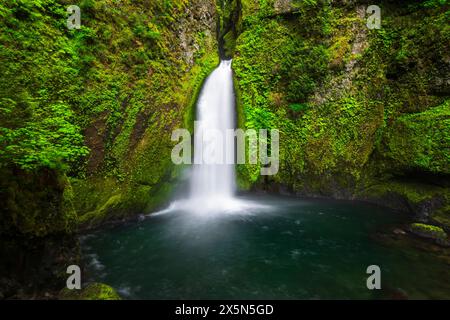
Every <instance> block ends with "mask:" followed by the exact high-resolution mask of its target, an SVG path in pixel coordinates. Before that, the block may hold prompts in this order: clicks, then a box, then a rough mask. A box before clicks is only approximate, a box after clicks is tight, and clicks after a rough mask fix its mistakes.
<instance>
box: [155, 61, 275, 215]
mask: <svg viewBox="0 0 450 320" xmlns="http://www.w3.org/2000/svg"><path fill="white" fill-rule="evenodd" d="M234 99H235V97H234V92H233V76H232V69H231V60H223V61H221V63H220V65H219V66H218V67H217V68H216V69H215V70H214V71H213V72H212V73H211V75H210V76H209V77H208V78H207V79H206V81H205V84H204V86H203V88H202V91H201V93H200V97H199V100H198V102H197V121H196V122H195V127H194V164H193V167H192V170H191V175H190V181H189V183H190V191H189V194H188V197H187V198H183V199H178V200H175V201H174V202H172V203H171V204H170V206H169V207H168V208H166V209H164V210H162V211H158V212H156V213H153V214H152V215H153V216H154V215H159V214H165V213H168V212H173V211H183V212H189V213H193V214H199V215H201V216H204V217H209V216H211V215H215V214H224V213H226V214H230V213H231V214H245V215H247V214H252V211H253V209H255V208H258V209H266V208H269V207H268V206H267V205H259V204H258V203H254V202H252V201H248V200H245V199H242V198H237V197H236V196H235V190H236V184H235V167H234V163H235V141H234V129H235V100H234ZM230 129H231V130H230Z"/></svg>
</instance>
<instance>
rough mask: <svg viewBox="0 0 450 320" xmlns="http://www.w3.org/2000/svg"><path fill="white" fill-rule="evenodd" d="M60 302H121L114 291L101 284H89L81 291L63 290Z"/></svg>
mask: <svg viewBox="0 0 450 320" xmlns="http://www.w3.org/2000/svg"><path fill="white" fill-rule="evenodd" d="M59 299H60V300H121V298H120V296H119V295H118V294H117V292H116V290H114V289H113V288H112V287H110V286H108V285H106V284H103V283H91V284H89V285H88V286H86V287H85V288H83V289H81V290H76V289H74V290H69V289H67V288H64V289H63V290H61V292H60V293H59Z"/></svg>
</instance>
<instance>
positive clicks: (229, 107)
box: [190, 60, 235, 202]
mask: <svg viewBox="0 0 450 320" xmlns="http://www.w3.org/2000/svg"><path fill="white" fill-rule="evenodd" d="M234 104H235V102H234V93H233V76H232V70H231V60H229V61H226V60H224V61H222V62H221V63H220V65H219V67H218V68H217V69H215V70H214V71H213V72H212V73H211V75H210V76H209V77H208V79H207V80H206V82H205V85H204V87H203V89H202V92H201V94H200V98H199V100H198V103H197V122H196V126H195V136H194V167H193V171H192V177H191V182H190V189H191V191H190V197H191V198H192V199H199V198H201V199H202V200H204V199H209V200H210V201H220V202H222V201H226V199H230V198H232V197H233V194H234V189H235V173H234V165H233V164H231V163H234V153H235V150H234V149H235V147H234V139H232V138H229V139H228V140H227V130H228V132H229V131H230V130H229V129H231V130H234V127H235V124H234V118H235V117H234V112H235V111H234V110H235V105H234ZM227 159H228V160H229V161H228V162H227V161H226V160H227ZM227 163H228V164H227Z"/></svg>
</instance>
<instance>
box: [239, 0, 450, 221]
mask: <svg viewBox="0 0 450 320" xmlns="http://www.w3.org/2000/svg"><path fill="white" fill-rule="evenodd" d="M241 4H242V6H241V9H242V10H241V20H240V21H241V24H240V25H239V27H238V30H239V32H240V33H239V35H238V37H237V38H236V46H235V55H234V58H233V68H234V71H235V82H236V83H235V87H236V97H237V109H238V125H239V127H241V128H244V129H256V130H258V129H271V128H276V129H279V130H280V157H279V158H280V170H279V172H278V174H277V175H276V176H270V177H266V178H264V179H261V177H260V176H259V170H258V169H259V168H258V167H257V166H252V165H249V164H245V165H240V166H239V167H238V169H237V178H238V186H239V187H240V188H241V189H245V190H248V189H255V188H257V189H264V190H268V189H270V186H271V185H275V184H281V185H284V186H285V189H287V190H290V191H292V193H295V194H299V195H308V196H326V197H334V198H348V199H363V200H369V201H372V200H373V201H374V202H377V203H380V204H382V205H386V206H389V207H392V208H395V209H400V210H402V211H406V212H409V213H410V214H411V215H413V216H415V218H417V221H428V219H430V218H431V217H433V216H434V217H435V218H436V221H437V220H438V219H439V221H442V222H443V223H444V221H446V222H445V224H448V221H449V220H448V216H449V215H448V214H446V213H442V208H445V207H447V208H448V204H449V199H450V198H449V190H450V186H449V185H448V182H446V181H448V175H449V166H448V163H449V159H450V149H449V148H448V145H449V143H448V142H449V139H450V136H449V133H448V132H449V125H450V122H449V117H450V115H449V99H448V93H449V92H450V91H449V87H448V82H446V81H443V79H445V78H446V77H445V73H446V71H447V70H448V67H447V63H446V61H447V59H448V55H447V54H446V53H443V52H445V50H444V48H446V47H447V43H448V41H449V39H450V33H449V32H448V31H449V29H448V27H447V24H448V23H447V22H446V20H447V19H446V16H447V15H448V13H447V8H446V7H445V5H443V4H442V3H441V2H433V3H427V4H425V3H421V4H419V3H415V2H413V1H410V2H407V4H396V3H393V2H391V1H389V2H388V1H382V2H381V3H380V6H381V8H382V10H383V23H382V28H381V29H380V30H368V29H367V27H366V20H367V14H366V8H367V6H368V4H367V3H365V2H362V1H337V2H332V3H328V2H323V1H322V2H321V1H284V0H273V1H272V0H271V1H259V0H242V1H241ZM423 48H428V49H427V51H426V52H425V51H424V50H422V49H423ZM447 73H448V72H447ZM438 211H439V212H440V213H439V215H435V213H436V212H438ZM448 225H450V224H448Z"/></svg>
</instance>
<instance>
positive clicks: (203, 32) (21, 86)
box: [0, 0, 219, 296]
mask: <svg viewBox="0 0 450 320" xmlns="http://www.w3.org/2000/svg"><path fill="white" fill-rule="evenodd" d="M72 4H73V2H72V1H66V0H61V1H59V0H39V1H35V0H33V1H32V0H16V1H7V2H2V3H1V4H0V16H1V20H0V21H1V22H0V61H1V63H0V74H1V81H0V170H1V171H0V174H1V184H0V201H1V203H0V206H1V211H0V220H1V222H0V237H1V238H2V239H8V241H6V240H1V243H2V245H1V246H0V249H1V250H0V256H1V257H2V258H1V260H2V264H1V267H2V268H0V271H2V272H1V274H0V282H1V281H3V280H5V281H6V282H8V283H7V285H2V290H0V296H1V295H6V296H8V295H10V294H12V292H14V287H15V288H16V289H17V285H18V283H19V284H20V283H22V287H23V282H24V281H25V283H27V282H30V283H38V281H35V280H36V279H35V280H30V279H28V278H27V277H26V276H25V275H30V274H33V273H36V274H40V271H42V269H43V268H46V267H45V266H42V265H40V262H39V261H38V260H39V259H43V257H45V259H47V261H48V263H52V262H54V261H56V260H57V261H59V262H60V265H58V266H55V265H54V266H53V267H52V268H51V270H59V271H60V272H61V273H62V276H61V275H60V277H59V278H58V279H59V280H63V279H64V278H65V277H66V275H65V267H66V266H67V265H68V264H70V263H69V262H78V257H77V255H78V254H77V245H76V241H75V240H73V239H72V240H71V241H63V239H69V238H71V237H72V236H73V234H74V233H75V232H76V231H77V230H79V229H80V227H82V228H85V227H93V226H98V225H99V224H101V223H103V222H105V221H109V220H111V219H121V218H123V217H125V216H127V215H129V214H130V213H133V214H137V213H143V212H150V210H152V209H155V208H156V207H157V206H159V205H161V204H162V201H163V200H164V199H165V198H166V197H167V196H168V194H169V193H170V191H171V190H172V188H173V187H172V186H171V184H172V182H173V179H174V177H176V175H177V172H176V171H175V169H174V166H173V165H172V162H171V160H170V150H171V148H172V146H173V142H171V140H170V138H171V132H172V130H173V129H174V128H178V127H190V122H191V121H192V114H193V106H194V102H195V98H196V96H197V93H198V91H199V90H200V87H201V84H202V82H203V79H204V78H205V77H206V76H207V75H208V74H209V73H210V71H211V70H212V69H213V68H214V67H215V66H216V65H217V63H218V59H219V58H218V48H217V41H216V6H215V3H214V1H209V0H189V1H186V0H173V1H166V0H157V1H154V0H139V1H135V0H133V1H131V0H125V1H111V0H100V1H91V0H82V1H78V2H77V5H78V6H79V7H80V9H81V28H79V29H76V28H75V29H71V30H69V28H68V27H67V25H66V23H67V19H68V17H69V13H68V12H67V8H68V7H69V6H70V5H72ZM50 238H51V239H55V241H51V239H50ZM58 239H60V240H61V241H60V243H61V246H58V245H55V248H54V249H51V248H48V245H46V244H47V243H48V244H51V243H53V244H55V243H58ZM37 247H39V248H37ZM59 249H60V251H64V250H66V249H67V250H69V251H70V252H72V253H73V254H72V257H71V258H68V257H66V258H63V257H64V255H63V254H62V253H61V252H60V251H58V250H59ZM4 256H9V258H8V259H7V260H8V261H6V260H5V259H3V257H4ZM32 256H34V257H35V258H36V257H38V260H36V259H34V260H33V258H32ZM18 265H19V266H21V267H19V268H17V266H18ZM3 267H4V268H3ZM17 269H20V270H19V272H18V273H17V277H16V272H15V270H17ZM21 270H22V271H23V272H22V271H21ZM45 270H46V271H47V274H46V277H45V278H43V279H42V281H39V283H41V284H42V287H41V290H43V288H46V287H52V286H56V287H57V286H58V285H59V286H60V287H59V288H61V287H62V285H63V282H57V283H56V284H55V283H52V284H50V281H48V282H47V283H46V279H47V280H48V277H47V276H50V272H48V271H49V268H47V269H45ZM45 270H44V273H45ZM52 272H54V271H52ZM55 272H56V271H55ZM13 278H14V279H13ZM50 278H52V277H51V276H50ZM11 279H13V280H14V281H13V280H11ZM27 279H28V280H27ZM10 280H11V281H10ZM16 280H17V281H16ZM53 280H55V278H54V277H53ZM7 287H8V288H11V289H7ZM27 290H28V289H27ZM30 290H31V289H30ZM30 290H29V291H30ZM16 292H17V291H16ZM30 292H32V290H31V291H30ZM30 292H28V294H30Z"/></svg>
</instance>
